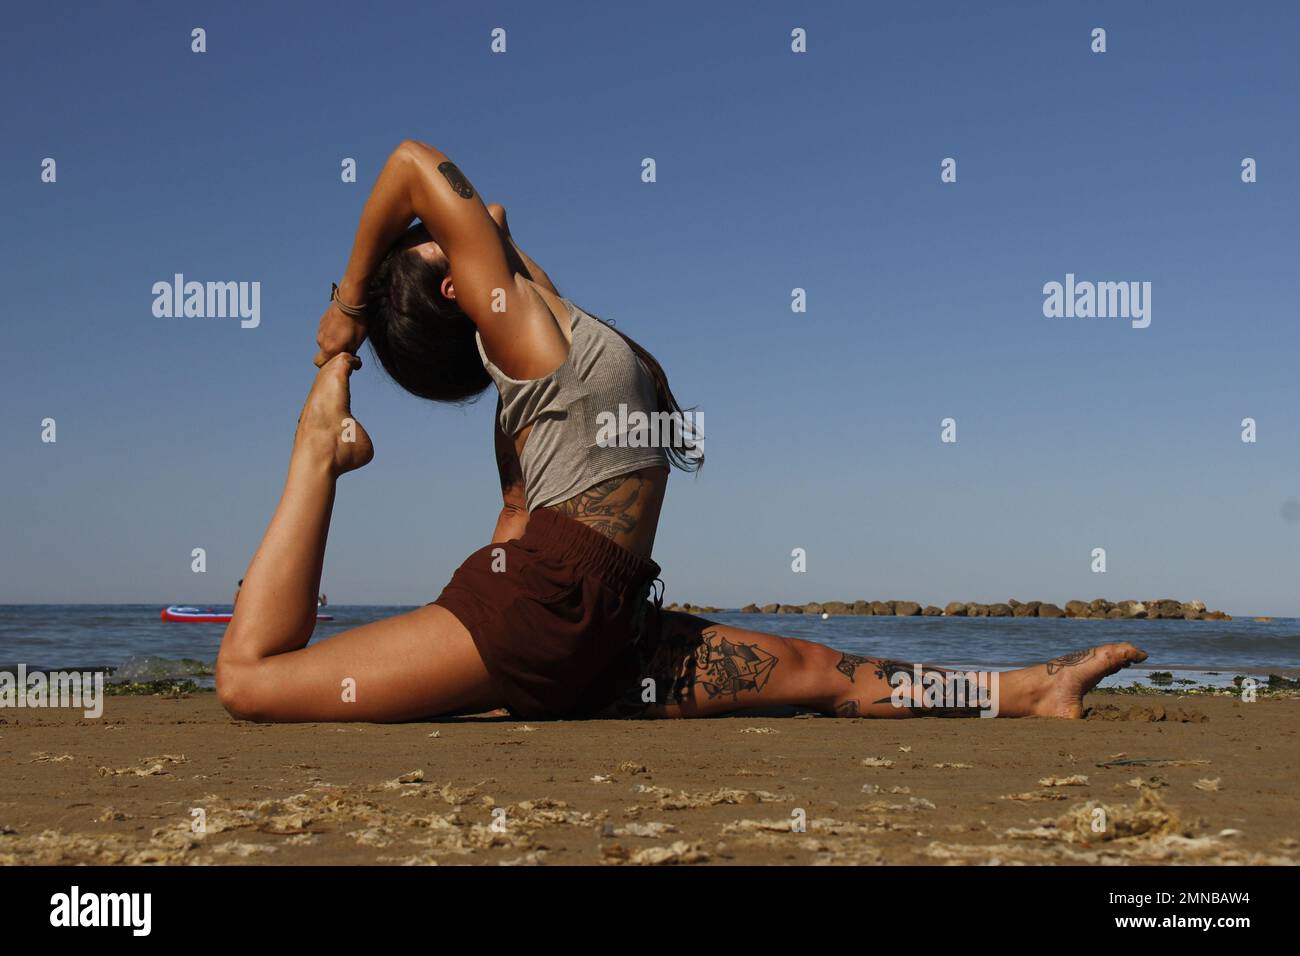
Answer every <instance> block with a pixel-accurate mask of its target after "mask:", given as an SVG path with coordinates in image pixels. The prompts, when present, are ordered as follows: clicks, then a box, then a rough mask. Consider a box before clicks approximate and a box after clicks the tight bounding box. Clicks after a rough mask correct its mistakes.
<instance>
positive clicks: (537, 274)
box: [487, 203, 560, 295]
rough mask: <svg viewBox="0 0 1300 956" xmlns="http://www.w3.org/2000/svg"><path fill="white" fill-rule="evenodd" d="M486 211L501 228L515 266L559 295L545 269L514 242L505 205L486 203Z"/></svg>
mask: <svg viewBox="0 0 1300 956" xmlns="http://www.w3.org/2000/svg"><path fill="white" fill-rule="evenodd" d="M487 211H488V215H489V216H491V217H492V221H493V222H495V223H496V224H497V228H499V229H500V230H501V235H502V237H503V238H504V239H505V240H506V242H507V243H508V244H509V250H510V252H511V253H513V255H514V258H515V259H517V260H518V265H517V267H518V268H519V269H520V270H522V271H523V272H524V273H525V274H526V275H527V276H528V278H530V279H532V280H533V281H534V282H536V283H537V284H538V285H540V286H542V287H543V288H546V289H549V290H550V291H552V292H554V293H555V294H556V295H559V294H560V290H559V289H557V288H556V287H555V283H554V282H552V281H551V277H550V276H548V275H547V274H546V270H545V269H543V268H542V267H541V266H539V265H538V264H537V263H536V262H535V261H533V259H532V258H531V257H530V256H529V255H528V253H526V252H524V250H523V249H521V248H519V243H517V242H515V237H514V236H513V235H511V233H510V223H509V222H508V221H507V220H506V207H505V206H503V205H501V204H500V203H488V207H487ZM512 265H514V263H512Z"/></svg>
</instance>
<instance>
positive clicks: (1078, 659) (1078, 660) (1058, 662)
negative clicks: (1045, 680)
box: [1047, 647, 1096, 674]
mask: <svg viewBox="0 0 1300 956" xmlns="http://www.w3.org/2000/svg"><path fill="white" fill-rule="evenodd" d="M1095 652H1096V648H1095V647H1090V648H1088V649H1087V650H1083V651H1070V653H1068V654H1062V655H1061V656H1060V657H1053V658H1052V659H1051V660H1050V661H1048V662H1047V673H1049V674H1056V673H1058V672H1060V671H1063V670H1065V668H1067V667H1073V666H1074V665H1075V664H1082V663H1083V662H1084V661H1090V660H1092V658H1093V654H1094V653H1095Z"/></svg>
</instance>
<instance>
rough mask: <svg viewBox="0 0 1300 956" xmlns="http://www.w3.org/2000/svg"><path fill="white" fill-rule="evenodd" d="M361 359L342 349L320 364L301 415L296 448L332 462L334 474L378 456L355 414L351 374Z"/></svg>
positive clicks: (359, 364)
mask: <svg viewBox="0 0 1300 956" xmlns="http://www.w3.org/2000/svg"><path fill="white" fill-rule="evenodd" d="M360 367H361V360H360V359H358V358H357V357H356V356H354V355H349V354H348V353H347V352H340V353H339V354H338V355H336V356H334V357H333V358H332V359H330V360H329V361H328V362H326V363H325V364H324V365H322V366H321V369H320V371H319V372H317V373H316V380H315V381H314V382H312V386H311V391H310V392H308V393H307V403H306V404H305V405H304V406H303V409H302V414H301V415H299V416H298V431H297V434H295V435H294V441H293V445H294V452H295V454H297V453H299V452H302V453H304V454H309V455H313V456H319V457H321V458H323V460H325V461H328V462H329V463H330V470H331V472H332V473H333V475H334V476H335V477H338V476H339V475H342V474H344V473H345V472H349V471H354V470H355V469H357V468H360V467H362V466H363V465H365V464H367V463H368V462H369V461H370V459H372V458H374V457H375V447H374V445H372V444H371V443H370V436H369V435H368V434H366V430H365V429H364V428H362V427H361V423H360V422H359V421H357V420H356V419H355V418H353V417H352V396H351V394H350V392H349V390H348V376H350V375H351V374H352V372H353V370H354V369H358V368H360Z"/></svg>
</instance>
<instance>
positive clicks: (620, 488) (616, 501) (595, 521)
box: [555, 475, 645, 538]
mask: <svg viewBox="0 0 1300 956" xmlns="http://www.w3.org/2000/svg"><path fill="white" fill-rule="evenodd" d="M644 484H645V479H644V478H642V477H640V476H639V475H621V476H619V477H617V478H610V479H609V480H608V481H602V482H601V483H600V484H598V485H595V486H593V487H591V488H588V489H587V490H586V491H584V492H583V493H582V494H580V495H574V496H573V497H572V498H570V499H569V500H568V501H563V502H561V503H560V504H558V505H556V506H555V510H556V511H558V512H559V513H560V514H562V515H564V516H565V517H566V518H574V519H576V520H578V521H581V522H583V523H584V524H587V525H589V526H590V527H592V528H594V529H595V530H597V531H599V532H600V533H601V534H603V535H605V537H607V538H614V537H617V536H618V535H620V534H628V533H629V532H631V531H632V529H633V528H635V527H636V524H637V517H638V513H637V511H636V510H635V509H634V506H635V505H636V503H637V499H638V498H640V497H641V486H642V485H644Z"/></svg>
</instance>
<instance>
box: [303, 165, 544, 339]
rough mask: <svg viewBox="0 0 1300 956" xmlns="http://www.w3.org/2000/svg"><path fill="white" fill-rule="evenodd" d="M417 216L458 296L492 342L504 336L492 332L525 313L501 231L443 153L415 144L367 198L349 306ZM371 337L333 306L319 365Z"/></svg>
mask: <svg viewBox="0 0 1300 956" xmlns="http://www.w3.org/2000/svg"><path fill="white" fill-rule="evenodd" d="M416 218H419V219H420V220H421V221H422V222H423V223H424V226H425V228H426V229H427V230H428V231H429V234H430V235H431V236H432V237H433V239H434V241H435V242H437V243H438V245H439V246H441V247H442V250H443V252H444V253H445V254H446V256H447V258H448V259H449V260H450V262H451V272H452V280H453V283H454V285H455V289H456V298H457V300H458V301H459V302H460V305H461V308H462V309H464V310H465V312H466V314H467V315H469V317H470V318H471V319H473V320H474V323H475V324H476V325H477V326H478V327H479V331H480V332H482V333H483V335H484V337H485V338H489V339H490V338H497V337H498V336H496V335H494V334H493V330H492V327H493V326H496V325H498V324H500V323H499V320H500V319H501V318H502V317H503V316H508V315H509V314H511V312H512V311H513V312H515V314H525V311H524V305H525V304H526V303H525V302H523V301H520V300H521V299H522V298H523V297H522V296H521V294H520V292H521V290H519V289H518V288H517V287H516V285H515V282H514V272H513V270H512V269H511V268H510V266H509V263H508V262H507V260H506V255H505V249H504V248H503V246H502V240H501V234H500V230H499V229H498V228H497V224H496V223H495V222H494V221H493V220H492V217H491V216H490V215H488V211H487V207H486V206H484V205H483V200H482V199H480V198H479V195H478V193H477V192H476V191H475V190H474V187H473V186H472V185H471V184H470V182H469V180H468V179H467V178H466V177H465V175H464V174H463V173H462V172H461V171H460V170H459V169H458V168H457V167H456V164H455V163H453V162H452V161H451V160H450V159H448V158H447V156H446V155H445V154H444V153H442V152H441V151H439V150H437V149H434V148H433V147H432V146H426V145H424V144H423V143H416V142H414V141H411V140H407V141H405V142H403V143H401V144H400V145H399V146H398V147H397V148H396V149H395V150H393V152H392V154H391V155H390V156H389V157H388V161H387V162H385V163H384V168H383V169H382V170H381V171H380V173H379V178H378V179H377V180H376V181H375V186H374V188H373V189H372V190H371V191H370V197H369V198H368V199H367V200H366V205H365V209H363V210H362V213H361V222H360V223H359V225H358V226H357V234H356V238H355V239H354V241H353V243H352V254H351V256H350V257H349V258H348V265H347V269H346V271H345V272H344V274H343V278H342V280H341V281H340V283H339V298H340V299H341V300H342V301H343V302H344V303H346V304H348V305H354V306H360V305H363V304H364V301H365V289H366V283H367V281H368V280H369V278H370V276H371V275H372V274H373V273H374V270H375V268H376V267H377V266H378V264H379V262H380V261H381V260H382V259H383V257H384V255H385V254H386V253H387V252H388V249H389V247H390V246H392V244H393V242H394V241H395V240H396V239H397V238H398V237H399V236H400V235H401V234H402V233H403V232H404V231H405V230H406V228H407V227H408V226H409V225H410V224H411V222H412V220H414V219H416ZM364 337H365V326H364V322H363V321H359V320H356V319H352V318H350V317H348V316H346V315H344V314H343V313H342V312H341V311H340V310H339V309H337V308H334V307H331V308H330V310H329V311H328V312H326V314H325V316H324V317H323V318H322V319H321V330H320V335H319V336H318V337H317V341H318V344H319V345H320V347H321V354H320V355H318V356H317V364H321V362H322V360H325V361H328V359H329V358H330V357H332V355H333V354H335V353H336V352H338V351H342V350H343V349H344V347H346V346H352V347H353V348H355V347H356V346H358V345H360V342H361V340H362V339H364Z"/></svg>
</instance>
